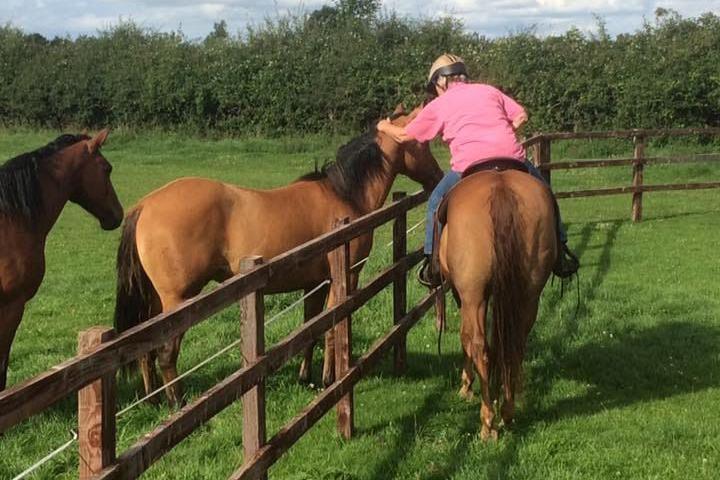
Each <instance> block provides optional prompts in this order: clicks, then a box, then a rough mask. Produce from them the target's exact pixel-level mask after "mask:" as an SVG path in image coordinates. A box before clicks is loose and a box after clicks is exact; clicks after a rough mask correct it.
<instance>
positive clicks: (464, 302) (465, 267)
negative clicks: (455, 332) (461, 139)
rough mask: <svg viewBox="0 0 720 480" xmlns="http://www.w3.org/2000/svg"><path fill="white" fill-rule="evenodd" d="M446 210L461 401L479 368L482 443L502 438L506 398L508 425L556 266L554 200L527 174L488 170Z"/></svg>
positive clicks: (443, 244) (445, 251)
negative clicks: (497, 421) (498, 419)
mask: <svg viewBox="0 0 720 480" xmlns="http://www.w3.org/2000/svg"><path fill="white" fill-rule="evenodd" d="M511 161H514V160H511ZM447 202H448V203H447V215H446V221H447V225H446V227H445V228H444V230H443V232H442V236H441V239H440V266H441V270H442V272H443V275H444V277H445V278H447V279H448V281H449V282H450V283H451V285H452V287H453V288H454V289H455V292H456V294H457V295H458V297H459V300H460V315H461V319H462V324H461V328H460V339H461V343H462V348H463V351H464V355H465V364H464V367H463V371H462V387H461V389H460V395H461V396H463V397H471V396H472V390H471V386H472V383H473V378H474V372H473V366H474V367H475V368H477V371H478V373H479V374H480V379H481V386H480V390H481V394H482V405H481V410H480V413H481V427H482V428H481V432H480V433H481V437H482V438H483V439H488V438H497V428H496V426H495V425H494V422H493V420H494V415H495V414H494V410H493V403H494V401H495V400H498V404H499V403H500V402H499V399H498V398H497V397H498V396H500V393H499V392H500V391H502V394H503V399H502V407H501V416H502V420H503V422H504V424H505V425H509V424H510V423H511V422H512V420H513V416H514V412H515V392H516V389H517V388H518V386H519V380H520V371H521V365H522V361H523V358H524V355H525V346H526V343H527V338H528V335H529V333H530V329H531V328H532V326H533V323H534V322H535V318H536V316H537V311H538V303H539V300H540V293H541V292H542V289H543V287H544V286H545V283H546V281H547V279H548V277H549V276H550V273H551V271H552V267H553V263H554V261H555V258H556V253H557V248H558V244H557V242H558V241H557V237H556V233H555V211H554V207H553V199H552V194H551V192H550V190H549V189H548V188H547V187H546V186H545V185H543V184H542V183H541V182H540V181H538V180H537V179H535V178H533V177H532V176H530V175H528V174H527V173H522V172H518V171H515V170H506V171H493V170H489V171H484V172H479V173H475V174H473V175H470V176H469V177H467V178H465V179H464V180H462V181H461V182H460V183H459V184H458V185H457V186H456V187H455V188H454V189H453V190H452V191H451V192H450V194H449V198H448V201H447ZM491 301H492V306H493V308H492V320H490V321H488V318H487V310H488V304H489V303H490V302H491Z"/></svg>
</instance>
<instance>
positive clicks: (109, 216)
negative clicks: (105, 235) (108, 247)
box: [68, 129, 123, 230]
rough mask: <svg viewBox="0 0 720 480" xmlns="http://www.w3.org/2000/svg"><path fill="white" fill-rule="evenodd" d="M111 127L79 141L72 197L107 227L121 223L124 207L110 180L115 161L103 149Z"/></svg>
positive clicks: (111, 228) (112, 227) (76, 151)
mask: <svg viewBox="0 0 720 480" xmlns="http://www.w3.org/2000/svg"><path fill="white" fill-rule="evenodd" d="M108 133H109V130H108V129H105V130H102V131H101V132H100V133H98V134H97V135H95V136H94V137H93V138H89V139H87V140H85V141H83V142H79V144H80V146H79V147H78V150H74V149H68V151H70V150H72V151H73V152H75V154H76V155H77V157H76V158H75V163H76V169H75V174H74V181H73V182H72V185H71V187H70V188H71V189H70V201H71V202H74V203H77V204H78V205H80V206H81V207H82V208H84V209H85V210H87V211H88V212H89V213H90V214H91V215H93V216H94V217H95V218H97V219H98V220H99V221H100V226H101V227H102V228H103V230H113V229H115V228H117V227H119V226H120V224H121V223H122V219H123V207H122V205H121V204H120V200H118V197H117V194H116V193H115V188H114V187H113V184H112V182H111V181H110V173H111V172H112V165H110V163H109V162H108V161H107V160H106V159H105V157H103V155H102V153H100V147H102V145H103V143H105V140H106V139H107V136H108Z"/></svg>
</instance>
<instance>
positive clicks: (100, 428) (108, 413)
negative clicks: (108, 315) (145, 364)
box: [78, 327, 117, 480]
mask: <svg viewBox="0 0 720 480" xmlns="http://www.w3.org/2000/svg"><path fill="white" fill-rule="evenodd" d="M114 336H115V331H114V330H113V329H112V328H108V327H92V328H89V329H87V330H83V331H81V332H80V333H79V334H78V354H80V355H83V354H86V353H89V352H91V351H92V350H94V349H95V348H97V347H98V346H99V345H100V344H102V343H103V342H107V341H109V340H111V339H112V338H113V337H114ZM116 387H117V386H116V383H115V373H114V372H113V373H111V374H108V375H105V376H104V377H102V378H100V379H98V380H96V381H95V382H93V383H91V384H90V385H87V386H86V387H84V388H82V389H81V390H78V449H79V454H80V467H79V478H80V480H85V479H89V478H92V477H93V476H94V475H96V474H98V473H100V471H101V470H102V469H103V468H105V467H108V466H110V465H111V464H113V463H115V412H116V408H117V398H116Z"/></svg>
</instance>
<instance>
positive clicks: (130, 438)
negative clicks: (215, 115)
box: [0, 130, 720, 480]
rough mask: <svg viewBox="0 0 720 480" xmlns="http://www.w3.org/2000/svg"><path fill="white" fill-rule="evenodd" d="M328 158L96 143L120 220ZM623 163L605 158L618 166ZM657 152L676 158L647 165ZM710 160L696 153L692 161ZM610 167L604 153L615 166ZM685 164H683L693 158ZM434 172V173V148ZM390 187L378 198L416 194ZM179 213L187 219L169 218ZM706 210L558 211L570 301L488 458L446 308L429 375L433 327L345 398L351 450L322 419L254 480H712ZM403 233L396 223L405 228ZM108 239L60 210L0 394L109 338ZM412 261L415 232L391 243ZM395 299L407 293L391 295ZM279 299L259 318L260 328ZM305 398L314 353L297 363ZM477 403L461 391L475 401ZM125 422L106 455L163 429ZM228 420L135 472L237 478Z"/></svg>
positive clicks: (593, 175) (386, 307)
mask: <svg viewBox="0 0 720 480" xmlns="http://www.w3.org/2000/svg"><path fill="white" fill-rule="evenodd" d="M51 138H53V134H51V133H48V132H35V131H22V130H15V131H8V130H5V131H2V132H0V158H8V157H10V156H12V155H15V154H18V153H21V152H24V151H27V150H30V149H33V148H36V147H38V146H40V145H44V144H45V143H46V142H47V141H49V140H50V139H51ZM342 140H343V139H342V138H332V139H329V138H322V137H313V138H297V139H293V138H288V139H283V140H264V139H244V140H240V139H227V140H217V141H203V140H197V139H193V138H185V137H182V136H177V135H162V134H152V135H135V134H132V133H129V132H122V133H119V134H118V133H115V134H113V135H111V137H110V142H109V144H108V145H107V146H106V147H105V148H104V153H105V155H106V157H107V158H108V159H109V160H110V161H111V162H112V163H113V165H114V173H113V179H114V182H115V185H116V187H117V190H118V194H119V196H120V198H121V200H122V201H123V204H124V205H126V206H130V205H131V204H133V203H134V202H135V201H136V200H137V199H139V198H140V197H141V196H142V195H144V194H146V193H147V192H149V191H151V190H152V189H154V188H157V187H159V186H161V185H163V184H164V183H166V182H168V181H170V180H172V179H174V178H177V177H180V176H184V175H198V176H206V177H213V178H219V179H223V180H226V181H229V182H234V183H238V184H242V185H247V186H253V187H263V188H265V187H272V186H276V185H282V184H284V183H287V182H288V181H290V180H291V179H293V178H295V177H297V176H299V175H300V174H302V173H305V172H306V171H308V170H310V169H312V167H313V164H314V162H315V161H318V162H319V163H322V161H323V160H325V159H328V158H332V157H333V156H334V149H335V148H336V147H337V146H338V145H339V144H340V142H341V141H342ZM623 148H624V147H623ZM652 148H656V149H657V151H662V152H665V153H668V152H672V151H688V150H689V149H690V147H689V146H687V145H679V146H678V145H675V146H673V145H667V144H665V145H660V146H658V147H653V146H651V149H652ZM703 149H710V150H712V148H710V147H709V146H701V147H700V150H701V151H704V150H703ZM618 150H619V151H618ZM631 150H632V149H631V147H630V146H629V144H628V147H627V150H626V151H624V150H622V149H621V148H619V147H618V146H617V145H610V146H607V145H605V144H602V143H601V142H593V143H592V144H591V146H585V147H583V146H572V145H571V146H570V147H559V148H558V149H557V150H554V152H555V153H557V154H558V156H559V157H561V158H562V157H566V158H578V157H585V158H601V157H603V156H605V154H604V153H603V152H607V154H615V155H621V156H626V155H628V154H629V153H630V152H631ZM693 150H697V148H693ZM436 153H437V156H438V157H439V158H441V159H442V160H443V163H444V164H446V162H447V153H446V152H445V150H444V149H442V148H441V147H439V148H437V149H436ZM630 177H631V173H630V168H629V167H628V168H624V167H620V168H616V169H588V170H580V171H573V172H554V173H553V181H554V182H555V184H556V185H557V188H558V189H575V188H577V189H580V188H591V187H593V186H615V185H623V184H629V181H630ZM718 178H720V168H718V166H714V165H710V166H707V165H691V166H679V167H664V166H662V167H656V166H651V167H648V168H647V169H646V174H645V179H646V182H647V183H665V182H675V181H677V182H680V181H693V180H701V181H702V180H717V179H718ZM417 188H418V187H417V186H416V185H414V184H412V183H411V182H410V181H408V180H407V179H401V180H399V181H398V182H397V183H396V189H399V190H405V191H410V192H411V191H415V190H417ZM188 201H191V200H188ZM719 201H720V191H718V190H712V191H697V192H669V193H657V194H647V195H646V196H645V199H644V214H645V220H644V221H643V222H642V223H640V224H637V225H633V224H632V223H630V222H629V218H630V196H629V195H628V196H615V197H600V198H591V199H577V200H563V201H561V209H562V211H563V215H564V219H565V221H566V223H567V224H568V227H569V228H568V232H569V237H570V244H571V246H572V247H573V248H574V249H575V250H576V251H577V253H578V254H579V255H580V257H581V260H582V264H583V268H582V270H581V277H580V285H581V291H580V304H579V308H577V313H576V307H577V306H576V302H577V298H576V293H575V290H574V284H573V285H572V289H570V290H569V291H566V292H565V295H564V296H561V292H560V288H559V286H558V284H557V283H556V284H555V285H552V286H551V285H548V287H547V288H546V290H545V292H544V295H543V300H542V305H541V312H540V315H539V317H538V321H537V324H536V326H535V328H534V330H533V332H532V335H531V339H530V344H529V352H528V355H527V357H526V362H525V382H524V384H525V389H524V393H523V395H522V398H521V400H520V403H519V410H518V414H517V424H516V426H515V427H514V428H513V429H512V431H504V432H502V434H501V438H500V440H499V441H498V442H497V443H494V444H492V443H491V444H484V443H483V442H481V441H480V439H479V438H478V434H477V433H478V427H479V404H478V401H477V400H475V401H473V402H471V403H467V402H465V401H462V400H460V399H459V398H458V397H457V395H456V391H457V389H458V388H459V368H460V348H459V339H458V316H457V312H456V310H455V308H454V306H453V305H452V304H449V311H450V317H449V323H450V332H449V333H448V334H447V335H445V336H444V337H443V348H442V354H441V355H440V356H438V355H437V353H436V349H435V344H436V334H435V331H434V326H433V325H434V320H433V318H432V316H431V315H427V316H426V317H425V318H424V319H423V320H422V321H421V323H420V324H419V325H418V327H416V328H415V329H413V330H412V332H411V333H410V335H409V339H408V371H407V375H405V376H403V377H399V378H398V377H395V376H393V375H392V369H391V366H390V364H389V362H387V361H386V362H385V363H383V364H382V365H381V367H380V368H378V369H377V370H376V371H375V372H373V374H372V375H371V376H370V377H369V378H368V379H367V380H363V381H362V382H361V383H360V384H359V385H358V387H357V389H356V396H355V402H356V425H357V436H356V438H354V439H353V440H352V441H348V442H345V441H342V440H341V439H340V438H339V437H338V436H337V434H336V433H335V427H334V415H332V414H331V415H328V416H326V418H324V419H322V420H321V421H320V422H319V424H318V425H317V426H316V427H314V428H313V429H312V430H311V431H310V432H309V433H308V434H307V435H306V436H305V437H303V439H302V440H301V441H300V442H299V443H298V444H296V445H295V446H294V447H293V448H292V449H291V450H290V451H289V452H288V453H287V454H286V455H285V456H284V457H283V458H282V459H281V460H280V461H279V462H278V463H277V464H276V465H275V466H274V467H273V468H272V470H271V478H283V479H285V478H287V479H298V480H299V479H318V478H320V479H351V478H352V479H375V478H403V479H441V478H454V479H477V478H488V479H498V478H501V479H502V478H517V479H528V478H542V479H577V478H597V479H607V478H646V479H655V478H658V479H659V478H662V479H667V478H677V479H685V478H693V479H711V478H716V476H717V472H718V471H720V447H719V446H718V445H720V408H719V406H720V320H719V317H720V295H719V294H720V284H719V282H718V279H719V278H720V266H719V264H718V261H717V255H716V253H715V251H714V249H715V248H716V247H715V246H716V245H717V233H718V232H719V231H720V203H719ZM421 218H422V211H421V210H417V211H413V212H412V213H411V215H410V219H409V221H408V225H412V224H414V223H415V222H416V221H418V220H419V219H421ZM389 232H390V226H389V225H388V226H385V227H383V228H381V229H379V230H378V232H377V240H378V241H377V242H376V250H375V251H374V252H373V255H372V257H371V261H370V262H369V264H368V265H367V266H366V268H365V273H364V275H365V278H367V277H368V276H369V275H371V274H372V273H373V272H377V271H378V270H379V269H380V268H381V266H382V265H385V264H387V263H388V261H389V259H390V256H391V253H390V249H388V248H384V247H382V245H384V244H385V243H386V242H387V241H388V240H389ZM118 237H119V232H118V231H115V232H111V233H107V232H102V231H101V230H100V228H99V227H98V225H97V221H95V220H94V219H92V218H91V217H90V216H89V215H88V214H86V213H85V212H83V211H82V210H81V209H80V208H78V207H77V206H75V205H69V206H68V207H67V208H66V210H65V211H64V212H63V214H62V216H61V218H60V220H59V222H58V224H57V226H56V227H55V229H54V230H53V232H52V234H51V235H50V237H49V241H48V246H47V264H48V271H47V275H46V277H45V281H44V283H43V285H42V287H41V289H40V291H39V292H38V295H37V296H36V297H35V298H34V299H33V300H32V301H31V302H30V304H29V305H28V308H27V312H26V314H25V318H24V320H23V323H22V324H21V326H20V329H19V332H18V334H17V339H16V341H15V344H14V347H13V352H12V357H11V361H10V379H9V381H10V384H15V383H18V382H20V381H22V380H23V379H26V378H29V377H31V376H33V375H36V374H38V373H40V372H42V371H44V370H46V369H48V368H49V367H51V366H52V365H54V364H57V363H59V362H61V361H62V360H64V359H67V358H69V357H71V356H73V355H74V353H75V349H76V341H77V340H76V338H77V332H78V331H80V330H82V329H84V328H87V327H90V326H93V325H110V324H111V318H112V311H113V306H114V303H113V302H114V286H115V283H114V282H115V279H114V256H115V251H116V248H117V243H118ZM410 239H411V241H410V244H411V246H415V245H419V243H420V239H421V233H420V231H416V232H414V233H413V234H411V236H410ZM410 289H411V290H410V299H411V301H415V300H417V299H418V298H419V297H420V296H421V295H422V293H423V291H422V290H421V289H420V288H419V287H418V286H417V285H416V284H415V282H414V281H411V282H410ZM296 298H298V295H297V294H287V295H277V296H273V297H269V298H268V299H267V305H268V316H269V315H272V314H273V313H275V312H278V311H279V310H280V309H281V308H282V307H283V306H285V305H288V304H289V303H290V302H291V301H293V300H294V299H296ZM391 308H392V297H391V293H390V291H388V290H387V289H386V290H385V291H383V293H382V294H380V295H379V296H378V297H376V298H375V299H374V300H373V301H372V302H370V304H369V305H367V306H366V307H364V308H363V309H361V310H360V311H359V312H358V313H357V314H356V315H355V316H354V326H353V329H354V334H355V336H356V338H355V339H356V343H355V345H354V350H355V352H356V354H359V353H362V352H363V351H365V350H366V349H367V347H368V346H369V345H370V344H371V343H372V341H373V340H375V339H376V338H378V337H379V336H380V335H381V334H382V333H383V332H384V331H385V330H386V329H387V327H388V326H389V324H390V318H391ZM300 318H301V312H300V311H294V312H292V314H291V315H289V316H287V317H283V318H281V319H279V320H278V321H277V322H275V323H273V324H272V325H271V326H270V327H269V328H268V332H267V335H268V341H269V343H271V344H272V343H274V342H276V341H277V340H278V339H280V338H282V337H283V336H284V335H286V334H287V333H288V332H289V331H291V330H292V329H293V328H294V327H296V326H297V325H298V324H299V322H300ZM237 331H238V313H237V310H236V309H229V310H228V311H226V312H223V313H222V314H219V315H216V316H214V317H213V318H212V319H210V320H208V321H206V322H204V323H203V324H201V325H199V326H198V327H196V328H193V329H192V330H191V331H190V332H189V334H188V335H186V337H185V340H184V343H183V349H182V353H181V356H180V370H181V371H184V370H187V369H189V368H190V367H192V366H193V365H195V364H196V363H198V362H199V361H201V360H202V359H204V358H206V357H207V356H209V355H211V354H212V353H214V352H215V351H217V350H218V349H219V348H221V347H223V346H225V345H227V344H228V343H230V342H232V341H233V340H234V339H235V338H236V336H237ZM316 359H317V360H318V362H316V368H315V379H316V382H317V379H318V374H317V372H318V368H317V365H318V363H319V360H320V353H319V352H317V353H316ZM239 363H240V359H239V355H238V354H237V352H232V353H230V354H228V355H227V356H226V357H223V358H222V359H219V360H218V361H216V362H214V363H212V364H211V365H209V366H208V367H206V368H204V369H202V370H200V371H198V372H197V373H196V374H195V375H193V376H192V377H191V378H190V379H189V380H188V381H187V382H186V383H185V386H186V390H187V393H188V395H189V396H191V397H194V396H197V395H198V394H200V393H201V392H203V391H204V390H206V389H207V388H209V387H211V386H212V385H214V384H215V383H217V381H218V380H220V379H222V378H223V377H224V376H226V375H227V374H229V373H230V372H232V371H234V370H235V369H236V368H237V367H238V366H239ZM297 366H298V362H297V360H296V361H293V362H291V364H290V365H288V366H287V367H286V368H284V369H282V370H281V371H280V372H279V373H278V374H276V375H274V376H273V377H272V378H271V379H270V380H269V388H268V392H269V393H268V396H269V398H268V422H269V432H270V434H272V433H274V432H275V431H277V429H278V428H279V427H280V426H281V425H282V424H283V423H285V422H286V421H287V420H289V419H290V418H292V417H293V416H294V415H295V414H296V413H297V412H298V411H299V410H300V409H301V408H302V407H303V406H304V405H306V404H307V403H308V402H309V401H310V400H311V399H312V398H313V396H314V395H315V394H316V392H315V391H313V390H312V389H308V388H306V387H303V386H300V385H298V384H297V382H296V369H297ZM138 387H139V380H138V379H134V380H132V381H125V380H123V381H121V384H120V399H121V406H124V405H127V404H129V403H130V402H131V401H132V400H133V399H134V398H137V396H138ZM476 387H477V385H476ZM167 414H168V410H167V408H166V407H154V406H150V405H143V406H142V407H139V408H137V409H134V410H132V411H131V412H130V413H128V414H127V415H126V416H124V417H122V418H120V419H119V420H118V438H119V451H122V450H123V449H125V448H127V447H128V446H130V445H131V444H132V443H133V442H134V441H136V440H137V439H138V438H139V437H140V436H142V435H143V434H145V433H147V432H148V431H150V430H151V429H152V428H153V427H154V426H156V425H158V424H159V423H161V422H162V421H163V419H164V418H165V417H166V416H167ZM240 419H241V412H240V407H239V405H237V404H236V405H233V406H232V407H230V408H228V409H227V410H225V411H224V412H222V413H221V414H220V415H218V416H217V417H216V418H215V419H213V420H212V421H211V422H209V424H208V425H206V426H205V427H203V428H201V429H199V430H198V431H197V432H195V433H194V434H193V435H191V436H190V438H188V439H187V440H185V441H184V442H183V443H181V444H180V445H179V446H178V447H176V448H175V449H174V450H173V451H172V452H171V453H169V454H168V455H167V456H166V457H165V458H164V459H163V460H161V461H160V462H158V463H157V464H156V465H155V466H153V467H152V468H151V469H150V470H149V472H148V473H147V474H146V476H147V478H157V479H160V478H163V479H164V478H168V479H169V478H173V479H174V478H184V479H185V478H186V479H195V478H207V479H215V478H225V477H227V476H228V475H229V474H230V473H231V472H232V471H234V470H235V469H236V468H237V467H238V466H239V465H240V464H241V462H242V453H241V452H242V448H241V428H240ZM75 422H76V402H75V399H74V398H69V399H67V400H65V401H63V402H61V403H60V404H59V405H57V406H56V407H54V408H52V409H50V410H49V411H47V412H46V413H44V414H42V415H39V416H36V417H34V418H32V419H31V420H29V421H27V422H24V423H23V424H21V425H19V426H18V427H16V428H14V429H12V430H11V431H10V432H8V433H7V434H6V435H5V436H4V437H2V438H0V452H2V454H0V478H10V477H12V476H13V475H15V474H17V473H19V472H20V471H22V470H23V469H24V468H26V467H27V466H29V465H30V464H32V463H34V462H35V461H36V460H37V459H39V458H41V457H42V456H44V455H45V454H46V453H48V452H49V451H50V450H52V449H54V448H55V447H57V446H59V445H61V444H62V443H64V442H65V441H66V440H67V439H68V438H69V437H70V434H69V431H70V429H72V428H75ZM77 463H78V458H77V453H76V450H75V449H71V450H69V451H67V452H65V453H64V454H63V455H61V456H60V457H59V458H57V459H56V460H54V461H52V462H51V463H49V464H47V465H46V466H44V467H43V468H42V469H41V470H40V471H39V472H38V474H37V475H36V478H43V479H50V478H73V477H74V476H76V471H77Z"/></svg>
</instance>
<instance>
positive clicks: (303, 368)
mask: <svg viewBox="0 0 720 480" xmlns="http://www.w3.org/2000/svg"><path fill="white" fill-rule="evenodd" d="M307 292H308V291H307V290H305V295H307ZM327 296H328V287H327V285H326V286H324V287H323V288H321V289H320V290H318V291H317V292H315V293H314V294H313V295H311V296H309V297H307V298H306V299H305V309H304V317H305V318H304V321H305V322H307V321H308V320H310V319H311V318H313V317H315V316H317V315H318V314H319V313H321V312H322V310H323V307H324V306H325V299H326V298H327ZM314 347H315V342H313V343H311V344H310V345H308V347H307V348H306V349H305V355H304V358H303V361H302V363H301V364H300V374H299V379H300V382H302V383H309V382H310V380H311V378H312V357H313V348H314Z"/></svg>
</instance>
